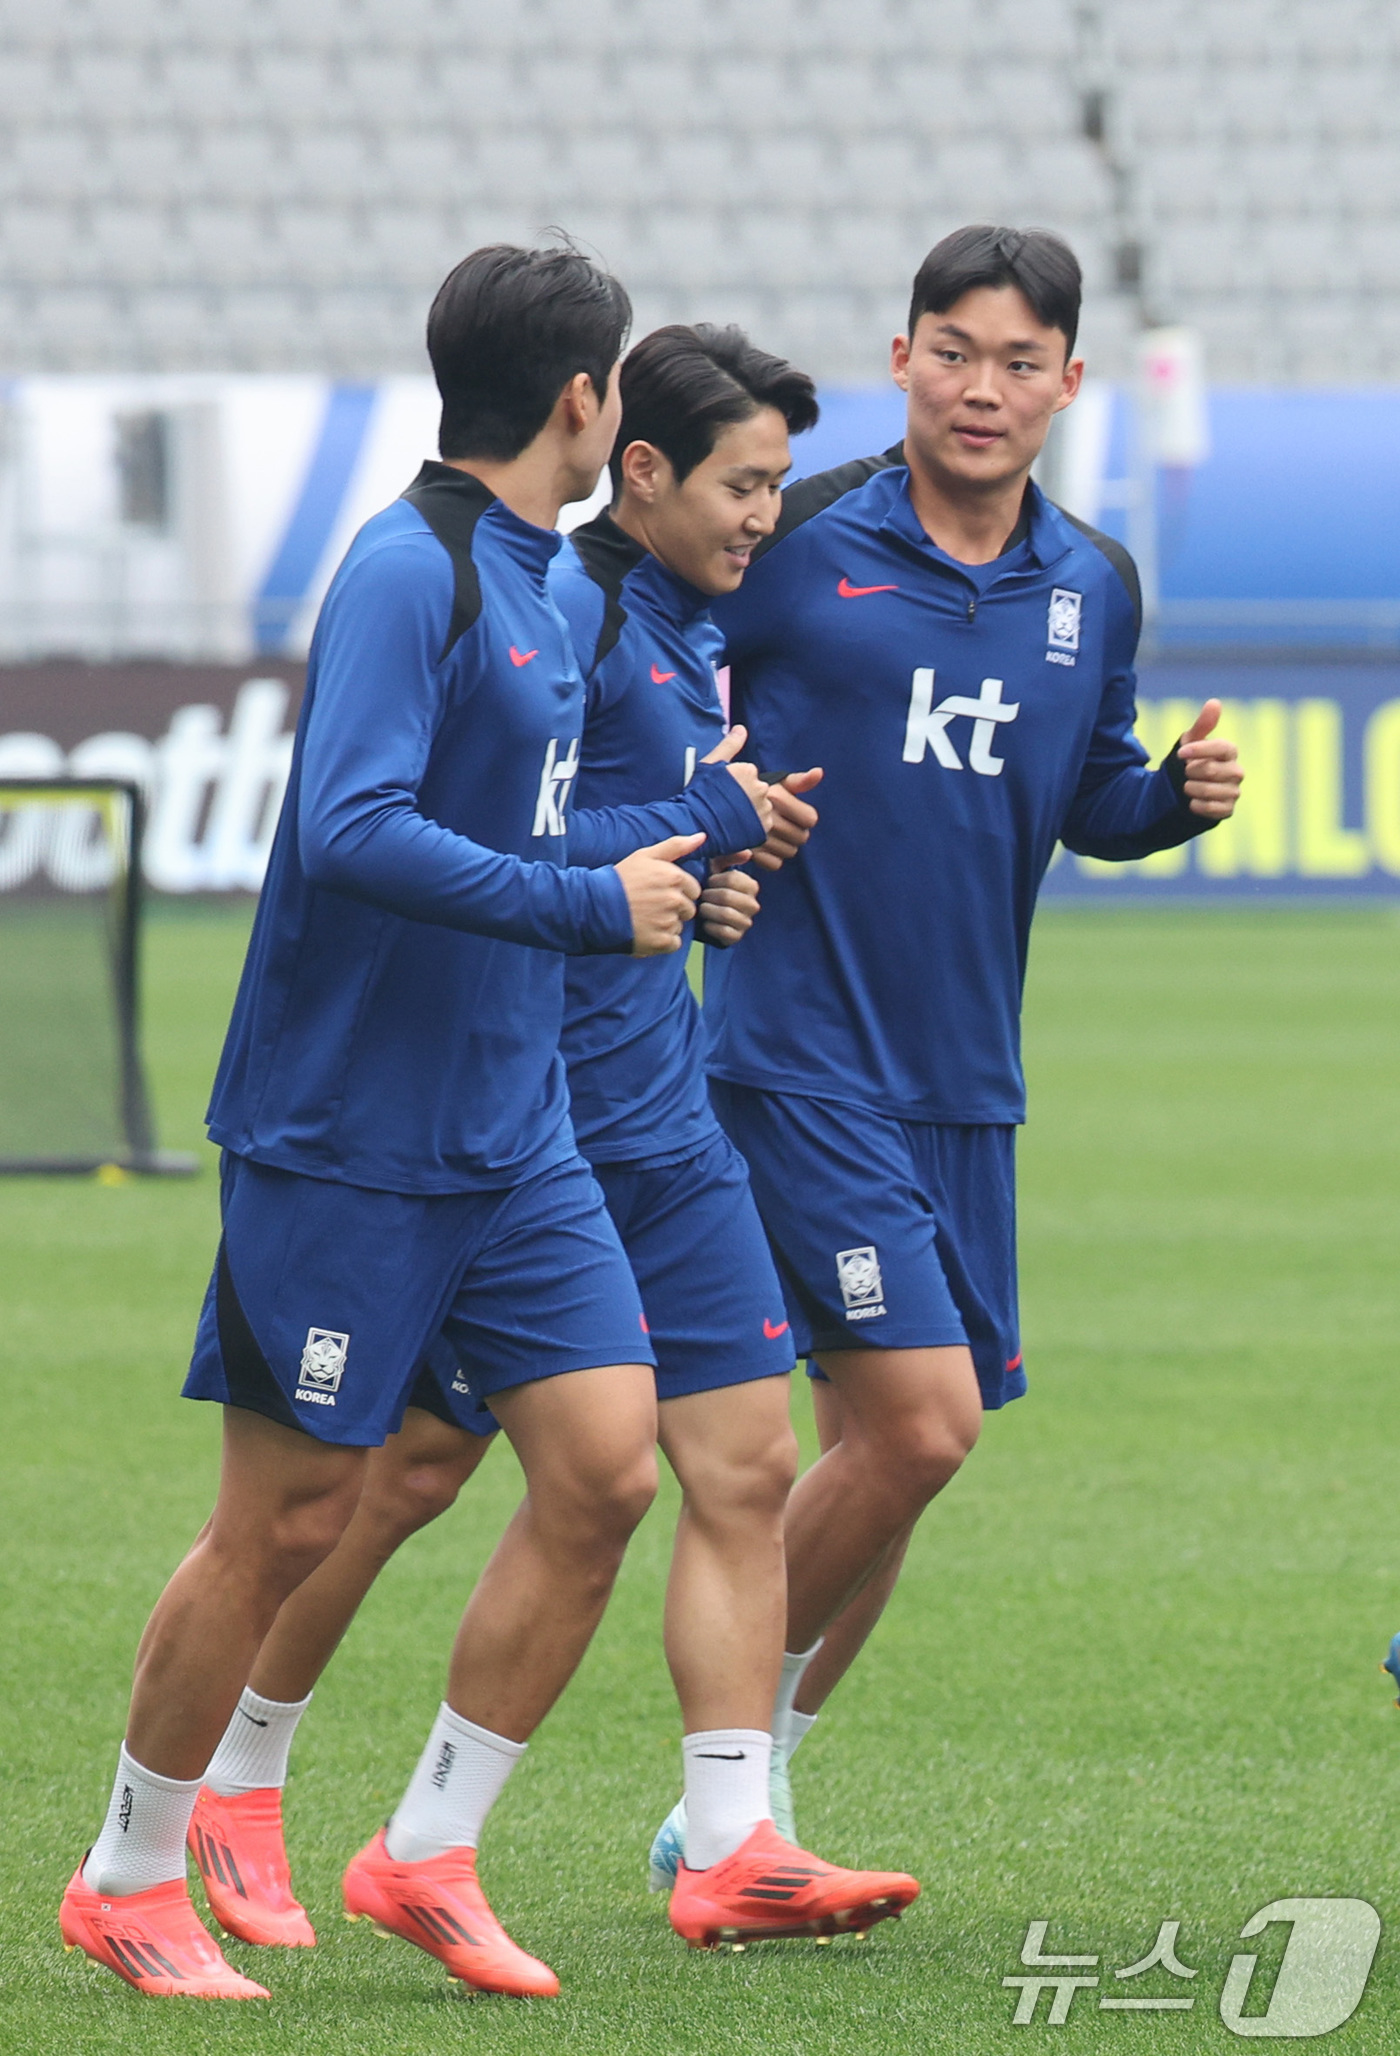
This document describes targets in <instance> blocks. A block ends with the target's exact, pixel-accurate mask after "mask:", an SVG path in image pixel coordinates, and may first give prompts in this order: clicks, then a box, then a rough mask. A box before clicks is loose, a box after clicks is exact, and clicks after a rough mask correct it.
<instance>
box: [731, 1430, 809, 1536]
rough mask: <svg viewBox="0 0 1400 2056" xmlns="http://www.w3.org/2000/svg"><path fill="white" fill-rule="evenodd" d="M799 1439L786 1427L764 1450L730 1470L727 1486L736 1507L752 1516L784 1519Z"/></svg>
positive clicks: (794, 1470)
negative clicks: (770, 1516)
mask: <svg viewBox="0 0 1400 2056" xmlns="http://www.w3.org/2000/svg"><path fill="white" fill-rule="evenodd" d="M797 1458H798V1449H797V1437H796V1435H794V1434H793V1433H792V1430H791V1429H790V1428H789V1427H787V1425H786V1424H784V1429H783V1431H782V1432H781V1433H779V1434H776V1435H774V1436H773V1437H772V1438H771V1440H770V1441H769V1442H768V1443H766V1444H765V1446H764V1447H763V1448H762V1449H755V1450H752V1451H750V1452H749V1453H748V1454H747V1455H746V1456H745V1457H744V1459H743V1460H742V1461H741V1462H739V1463H735V1464H732V1465H730V1466H729V1467H728V1474H727V1478H726V1484H727V1487H728V1490H729V1494H730V1497H731V1498H732V1500H733V1502H734V1504H735V1506H736V1507H738V1508H740V1509H742V1511H744V1512H745V1513H748V1514H750V1515H758V1516H764V1515H773V1516H775V1517H776V1518H778V1519H781V1518H782V1514H783V1510H784V1508H785V1507H786V1505H787V1501H788V1494H789V1493H790V1492H791V1491H792V1488H793V1483H794V1481H795V1479H796V1477H797Z"/></svg>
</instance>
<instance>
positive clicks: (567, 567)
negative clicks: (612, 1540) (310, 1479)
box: [193, 327, 918, 1944]
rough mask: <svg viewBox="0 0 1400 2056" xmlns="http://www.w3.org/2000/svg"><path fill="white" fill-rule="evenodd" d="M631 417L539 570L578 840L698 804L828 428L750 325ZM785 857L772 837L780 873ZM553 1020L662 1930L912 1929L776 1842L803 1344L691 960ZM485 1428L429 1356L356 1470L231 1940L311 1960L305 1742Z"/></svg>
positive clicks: (218, 1772) (259, 1727) (655, 968)
mask: <svg viewBox="0 0 1400 2056" xmlns="http://www.w3.org/2000/svg"><path fill="white" fill-rule="evenodd" d="M621 391H622V404H623V412H622V427H621V432H620V434H619V438H618V444H617V450H616V454H615V455H614V458H613V465H612V469H613V480H614V487H615V499H614V505H613V510H612V512H611V513H605V514H601V515H599V516H598V518H597V519H596V520H595V521H593V522H591V523H590V524H589V525H588V526H587V527H586V528H584V529H582V530H581V531H578V532H576V534H575V535H574V537H573V538H572V541H571V542H570V544H569V545H567V546H566V547H565V549H564V550H562V551H561V552H560V554H559V557H558V558H557V559H556V560H555V563H554V565H553V566H552V567H551V571H550V585H551V591H552V593H553V595H554V597H555V598H556V600H557V601H558V603H559V606H560V608H561V611H562V612H563V614H564V615H565V617H566V619H567V620H568V622H569V625H570V629H571V632H572V635H573V640H574V645H575V648H576V650H577V651H578V653H579V656H580V660H581V662H582V663H583V666H584V669H585V671H586V674H587V679H588V704H587V715H586V724H585V728H584V736H583V745H582V751H581V756H580V761H579V770H578V776H577V779H576V781H575V793H574V799H573V801H572V802H571V805H572V806H573V807H574V808H576V809H582V810H584V811H576V812H575V813H574V815H573V821H574V830H573V832H574V833H578V832H580V830H581V829H584V828H586V824H587V823H588V821H589V819H590V814H589V812H588V811H587V810H589V809H595V808H597V809H608V810H612V812H613V814H614V815H615V816H616V815H622V814H625V812H626V810H627V809H629V808H630V807H633V806H635V805H636V804H637V803H639V802H646V801H648V800H650V799H652V798H654V797H658V796H661V795H665V794H667V793H672V792H675V791H677V790H678V789H680V788H682V787H684V786H686V785H687V784H688V783H689V781H690V780H691V778H692V777H693V775H694V773H695V770H696V765H697V762H704V761H705V758H706V756H713V755H714V753H715V750H716V748H718V747H723V746H724V745H723V744H722V743H721V741H720V739H721V738H722V736H723V732H724V719H723V715H722V713H721V710H720V704H719V699H718V695H717V691H716V684H715V673H714V660H715V656H716V654H717V651H718V637H717V635H716V632H715V629H714V627H713V624H712V622H711V620H710V615H709V602H710V600H711V599H712V598H713V597H714V596H715V595H717V594H722V593H726V592H732V591H733V590H734V589H735V588H736V587H737V586H738V584H739V582H740V580H741V579H742V577H743V575H744V571H745V569H746V567H747V564H748V561H749V558H750V556H751V554H752V552H753V549H754V547H755V546H756V545H757V544H758V543H759V542H760V541H761V540H762V538H763V537H764V536H767V535H770V534H771V533H772V531H773V527H774V524H775V522H776V519H777V514H778V508H779V504H780V488H781V483H782V480H783V478H784V476H785V474H786V472H787V470H788V467H789V463H790V453H789V447H788V437H789V433H790V432H792V431H796V430H799V429H803V428H807V427H810V425H811V424H812V422H813V421H814V420H815V419H816V402H815V398H814V395H813V390H812V385H811V381H810V380H809V379H808V378H806V377H805V375H804V374H802V373H801V372H798V371H795V370H794V369H793V367H792V366H791V365H789V364H786V363H784V362H783V361H782V360H781V359H779V358H775V357H771V356H768V355H766V354H765V353H764V352H762V351H760V350H757V349H755V348H754V347H753V346H752V345H751V344H750V343H749V342H748V341H747V339H746V338H745V337H744V336H743V335H742V333H741V332H740V331H738V330H737V329H726V330H719V329H713V328H703V327H702V328H686V327H674V328H664V329H660V330H658V331H657V332H656V333H655V334H654V335H651V336H648V337H647V338H646V340H645V341H644V342H641V343H639V344H638V345H637V347H636V348H635V349H634V350H633V351H632V353H631V355H630V356H629V357H628V358H627V359H626V361H625V363H624V365H623V368H622V377H621ZM728 746H729V747H733V740H732V737H731V740H730V743H729V745H728ZM795 847H796V843H795V842H786V843H785V842H784V839H783V836H782V835H781V834H779V836H778V838H777V841H776V843H775V849H776V850H777V851H779V852H790V851H791V850H793V849H795ZM741 854H743V855H745V856H747V854H748V852H747V851H744V852H742V853H741ZM755 894H756V888H755V886H754V883H753V880H752V879H751V878H750V877H749V876H748V875H747V874H745V873H743V872H738V871H735V870H734V869H733V868H732V866H725V867H723V868H721V869H718V870H716V871H715V872H714V873H713V874H712V879H711V883H710V884H709V885H708V886H707V888H706V890H705V892H704V894H703V895H702V898H701V901H700V927H701V933H702V935H703V936H704V937H705V939H706V940H707V941H711V942H717V943H721V944H726V943H730V942H733V941H736V940H738V939H739V937H741V936H742V935H743V934H744V933H745V931H746V930H747V928H748V927H749V925H750V923H751V920H752V914H753V906H754V900H755ZM566 995H567V997H566V1009H565V1023H564V1033H563V1040H562V1045H561V1046H562V1049H563V1053H564V1056H565V1058H566V1061H567V1066H568V1079H569V1090H570V1094H571V1097H572V1102H573V1120H574V1128H575V1132H576V1134H577V1136H578V1141H579V1146H580V1148H581V1150H582V1151H583V1153H584V1154H585V1156H586V1157H587V1158H588V1160H589V1162H590V1163H591V1164H592V1165H593V1167H594V1170H595V1173H596V1175H597V1178H598V1180H599V1183H600V1185H601V1186H602V1190H603V1193H604V1195H605V1197H606V1200H607V1204H608V1209H609V1212H610V1213H611V1215H612V1218H613V1220H614V1221H615V1222H616V1224H617V1228H618V1231H619V1233H620V1235H621V1238H622V1243H623V1247H624V1249H625V1250H626V1252H627V1256H628V1260H629V1262H630V1263H631V1266H632V1270H633V1273H634V1275H635V1276H636V1279H637V1282H638V1285H639V1288H640V1291H641V1298H642V1304H643V1307H644V1309H645V1313H646V1321H647V1327H648V1330H649V1337H650V1341H651V1345H652V1347H653V1349H654V1350H655V1352H656V1358H657V1370H656V1391H657V1398H658V1401H659V1406H658V1417H659V1419H658V1430H657V1433H658V1437H659V1440H660V1443H661V1446H662V1448H663V1449H664V1451H665V1453H666V1455H667V1457H668V1459H669V1461H670V1462H671V1464H672V1466H673V1468H674V1470H675V1472H676V1475H677V1477H678V1478H679V1480H680V1483H681V1487H682V1492H683V1502H682V1511H681V1518H680V1524H679V1527H678V1530H677V1535H676V1545H675V1553H674V1556H673V1560H672V1567H671V1576H670V1583H669V1589H668V1593H667V1604H666V1652H667V1656H668V1658H669V1661H670V1665H671V1671H672V1676H673V1678H674V1680H675V1685H676V1690H677V1694H678V1696H679V1699H680V1702H681V1708H682V1713H683V1717H684V1722H685V1736H684V1741H683V1745H682V1753H683V1761H684V1766H685V1789H686V1798H687V1803H688V1811H689V1827H688V1833H687V1837H686V1849H685V1857H686V1861H685V1864H684V1867H683V1868H682V1869H681V1871H680V1877H679V1882H678V1883H677V1885H676V1889H675V1891H674V1893H673V1895H672V1904H671V1918H672V1921H673V1924H674V1925H675V1927H676V1928H677V1930H678V1932H679V1933H681V1934H682V1935H684V1936H685V1937H686V1938H687V1939H688V1940H690V1941H692V1942H696V1943H702V1944H703V1943H706V1942H713V1941H714V1940H715V1939H717V1938H718V1936H719V1935H720V1934H721V1933H723V1934H724V1935H725V1936H726V1937H739V1936H750V1935H763V1934H773V1933H781V1932H790V1933H808V1934H811V1933H822V1932H834V1931H837V1930H839V1929H840V1928H841V1927H843V1926H844V1927H847V1928H861V1927H864V1926H866V1925H868V1924H869V1923H870V1922H872V1921H874V1920H876V1919H880V1918H883V1917H885V1916H886V1915H888V1914H893V1913H895V1912H897V1911H899V1910H900V1909H901V1908H902V1907H903V1906H904V1905H906V1904H907V1903H908V1902H909V1900H910V1899H911V1898H912V1897H913V1896H914V1894H915V1892H916V1891H917V1889H918V1888H917V1886H916V1885H915V1884H914V1881H913V1880H912V1879H910V1878H905V1877H902V1876H892V1875H889V1874H885V1873H873V1874H872V1873H868V1872H867V1873H852V1872H850V1871H844V1870H837V1869H835V1868H833V1867H832V1866H830V1865H827V1864H824V1863H822V1862H821V1861H820V1860H819V1859H817V1858H815V1857H812V1856H809V1855H807V1854H806V1852H804V1851H800V1850H797V1849H794V1848H793V1847H792V1846H791V1844H790V1842H789V1841H787V1840H785V1839H783V1838H782V1836H780V1834H779V1833H778V1832H777V1830H776V1829H775V1826H774V1824H773V1822H772V1820H771V1819H770V1817H769V1815H770V1803H769V1771H770V1752H771V1740H770V1724H771V1719H772V1710H773V1705H774V1700H775V1696H776V1694H777V1692H778V1688H779V1671H780V1663H781V1657H782V1638H783V1627H784V1613H785V1596H786V1587H785V1579H784V1568H783V1554H782V1526H783V1513H784V1508H785V1505H786V1501H787V1496H788V1492H789V1489H790V1487H791V1484H792V1479H793V1475H794V1471H795V1466H796V1447H795V1443H794V1440H793V1435H792V1429H791V1425H790V1421H789V1416H788V1373H789V1371H790V1370H791V1367H792V1363H793V1351H792V1340H791V1335H790V1333H789V1328H788V1322H787V1319H786V1316H785V1314H784V1312H783V1307H782V1292H781V1288H780V1286H779V1284H778V1280H777V1278H776V1276H775V1274H774V1271H773V1265H772V1260H771V1258H770V1256H769V1254H768V1250H767V1245H766V1242H765V1240H764V1235H763V1230H762V1227H761V1225H760V1223H759V1220H758V1216H757V1213H756V1212H755V1209H754V1205H753V1201H752V1198H751V1197H750V1194H749V1188H748V1179H747V1176H746V1173H745V1171H744V1166H743V1163H742V1160H741V1159H740V1158H739V1156H738V1154H737V1152H736V1151H735V1150H734V1148H733V1145H732V1144H731V1143H730V1142H729V1141H728V1140H727V1139H726V1137H725V1136H724V1133H723V1131H722V1130H721V1129H720V1127H719V1125H718V1123H717V1122H716V1120H715V1118H714V1115H713V1113H712V1111H711V1109H710V1105H709V1099H708V1095H707V1091H706V1084H705V1076H704V1068H703V1050H702V1047H701V1027H700V1018H699V1012H698V1009H697V1007H696V1004H695V1001H694V999H693V998H692V996H691V993H690V989H689V986H688V983H687V980H686V972H685V964H684V962H683V960H682V958H681V957H679V956H671V957H668V958H665V959H655V960H653V961H651V962H648V963H646V964H642V963H637V962H625V961H623V960H621V959H610V960H609V961H607V962H606V963H604V962H602V961H601V960H599V961H594V962H587V963H586V962H585V961H584V960H583V959H581V958H580V959H577V960H575V961H573V962H572V963H571V964H570V966H569V968H568V971H567V974H566ZM493 1425H494V1423H493V1422H492V1419H491V1416H490V1414H489V1412H485V1411H483V1410H482V1409H479V1408H478V1407H477V1406H476V1405H475V1402H474V1399H473V1389H472V1381H471V1375H470V1370H469V1369H468V1370H466V1371H459V1370H458V1367H457V1365H456V1363H455V1362H454V1361H453V1360H452V1357H451V1354H450V1352H444V1351H441V1350H439V1351H438V1352H437V1353H436V1354H435V1357H434V1360H433V1362H432V1364H431V1365H430V1366H429V1367H428V1369H427V1370H425V1373H424V1376H423V1377H422V1378H421V1379H420V1380H419V1382H418V1385H417V1386H416V1387H415V1390H414V1394H413V1404H412V1407H411V1409H410V1411H409V1413H408V1414H407V1416H406V1418H405V1424H404V1427H403V1429H402V1431H401V1432H400V1433H399V1434H398V1435H397V1436H395V1437H393V1438H392V1439H391V1440H390V1441H389V1442H388V1443H387V1444H386V1445H385V1447H384V1448H383V1449H382V1450H381V1451H378V1452H376V1454H375V1456H374V1457H373V1458H372V1459H371V1462H370V1466H369V1470H368V1473H367V1475H366V1479H365V1485H364V1489H363V1492H362V1495H361V1500H360V1504H359V1507H358V1509H357V1511H356V1514H355V1518H354V1520H353V1521H352V1522H351V1524H350V1526H349V1527H348V1528H347V1530H346V1532H345V1535H344V1537H343V1538H342V1540H341V1543H340V1545H339V1546H338V1548H337V1549H336V1551H335V1552H334V1553H333V1554H332V1555H331V1556H330V1557H329V1558H328V1559H327V1561H326V1562H325V1563H324V1564H323V1565H322V1566H321V1568H320V1569H319V1571H317V1572H316V1573H315V1574H314V1575H313V1576H312V1577H311V1578H309V1579H308V1580H307V1582H306V1583H305V1584H304V1585H303V1586H302V1587H301V1588H300V1589H299V1590H298V1591H297V1592H296V1593H295V1594H293V1596H292V1597H291V1598H290V1599H289V1600H288V1601H287V1603H286V1605H285V1606H284V1608H283V1610H282V1613H281V1614H280V1615H279V1617H278V1620H277V1622H276V1625H275V1626H274V1628H273V1630H272V1632H271V1633H270V1634H269V1636H268V1638H267V1640H266V1642H265V1643H264V1644H263V1647H262V1650H261V1652H260V1654H259V1658H258V1662H257V1665H256V1667H255V1669H254V1672H253V1675H252V1679H251V1681H250V1687H249V1690H248V1691H247V1692H246V1693H245V1694H244V1697H243V1700H242V1702H241V1704H240V1708H239V1711H238V1712H237V1713H236V1714H235V1716H234V1718H233V1721H232V1722H231V1724H230V1728H229V1732H228V1734H227V1735H226V1737H225V1739H224V1742H223V1744H222V1745H221V1747H220V1749H219V1752H218V1754H217V1755H216V1757H215V1759H214V1761H213V1763H212V1764H211V1765H210V1768H209V1771H208V1774H207V1779H206V1789H205V1791H204V1793H203V1794H202V1795H201V1798H200V1803H199V1807H198V1809H197V1811H196V1815H195V1824H194V1838H193V1846H194V1849H195V1854H196V1857H197V1860H198V1862H199V1865H200V1869H201V1871H202V1873H203V1876H204V1880H205V1885H206V1888H207V1890H208V1893H209V1897H210V1901H211V1904H212V1905H213V1906H214V1908H215V1910H216V1912H217V1914H218V1916H219V1918H220V1920H221V1921H222V1922H223V1924H224V1925H225V1927H227V1928H229V1929H231V1930H232V1931H233V1932H235V1933H237V1934H240V1935H242V1936H243V1937H244V1938H245V1939H247V1940H250V1941H260V1942H278V1941H280V1942H291V1943H296V1942H310V1941H312V1940H314V1936H313V1934H312V1932H311V1929H310V1925H309V1923H308V1922H307V1920H306V1916H305V1914H304V1912H303V1911H302V1909H301V1907H300V1906H299V1905H298V1904H297V1902H296V1900H295V1898H294V1897H293V1896H292V1892H291V1887H290V1880H289V1877H288V1871H287V1862H286V1856H285V1852H284V1849H283V1843H282V1833H281V1817H280V1788H281V1786H282V1784H283V1782H284V1779H285V1775H286V1764H287V1750H288V1746H289V1744H290V1740H291V1736H292V1733H293V1731H294V1729H295V1726H296V1723H297V1721H298V1719H299V1717H300V1715H301V1713H302V1712H303V1711H304V1709H305V1706H306V1704H307V1702H308V1700H309V1697H310V1694H311V1690H312V1687H313V1686H314V1684H315V1682H316V1680H317V1678H318V1677H319V1676H320V1674H321V1672H322V1670H323V1669H324V1667H325V1664H326V1663H327V1661H328V1660H329V1658H330V1655H331V1653H332V1651H333V1650H334V1648H335V1646H336V1644H337V1642H338V1641H339V1639H340V1637H341V1635H342V1634H343V1633H344V1631H345V1629H346V1627H348V1625H349V1623H350V1620H351V1619H352V1618H353V1616H354V1613H355V1610H356V1608H357V1607H358V1605H359V1603H360V1601H361V1600H362V1598H363V1597H364V1594H365V1593H366V1592H367V1591H368V1589H369V1587H370V1585H371V1584H372V1583H373V1581H374V1578H375V1577H376V1576H377V1574H378V1572H379V1570H380V1568H381V1567H382V1565H383V1564H384V1563H385V1562H386V1561H387V1560H388V1558H389V1556H390V1555H392V1553H393V1551H394V1550H395V1549H396V1548H397V1547H398V1546H399V1544H400V1543H401V1542H402V1541H403V1540H404V1539H405V1538H406V1536H407V1535H409V1534H411V1533H412V1532H413V1531H414V1530H415V1529H416V1528H418V1527H421V1526H422V1525H423V1524H424V1523H425V1522H426V1521H428V1520H430V1519H431V1518H432V1517H433V1516H434V1515H435V1514H436V1513H438V1512H439V1511H441V1510H442V1508H443V1507H445V1506H446V1505H449V1504H451V1502H452V1500H453V1499H454V1498H455V1497H456V1494H457V1492H458V1491H459V1490H460V1488H461V1486H462V1484H463V1483H464V1482H465V1480H466V1478H467V1477H468V1476H469V1475H470V1474H471V1472H472V1471H473V1470H474V1469H475V1468H476V1466H477V1464H478V1463H479V1462H480V1460H481V1457H482V1454H483V1453H484V1451H485V1449H486V1447H487V1446H488V1445H487V1441H486V1436H487V1435H488V1434H489V1433H490V1431H491V1428H492V1427H493ZM667 1883H668V1884H669V1883H670V1880H669V1879H668V1880H667Z"/></svg>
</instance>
